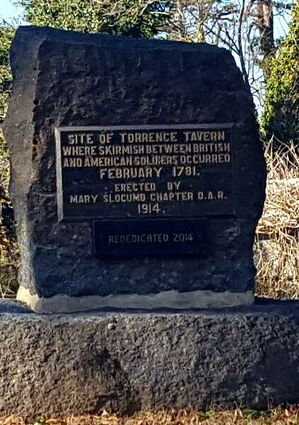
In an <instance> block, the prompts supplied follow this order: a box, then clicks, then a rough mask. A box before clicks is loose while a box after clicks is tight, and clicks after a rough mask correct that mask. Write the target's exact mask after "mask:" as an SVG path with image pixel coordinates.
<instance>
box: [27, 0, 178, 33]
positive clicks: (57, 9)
mask: <svg viewBox="0 0 299 425" xmlns="http://www.w3.org/2000/svg"><path fill="white" fill-rule="evenodd" d="M19 3H20V4H21V5H22V6H23V7H24V9H25V18H26V19H27V20H28V22H30V23H31V24H33V25H41V26H50V27H55V28H63V29H68V30H77V31H83V32H93V33H96V32H102V33H107V34H112V35H120V34H123V35H128V36H132V37H143V38H152V37H153V36H155V35H156V34H157V33H158V31H159V30H160V29H161V28H162V27H163V23H164V22H165V21H166V20H167V18H168V15H169V10H170V7H171V1H167V0H165V1H147V0H115V1H113V0H90V1H85V0H19Z"/></svg>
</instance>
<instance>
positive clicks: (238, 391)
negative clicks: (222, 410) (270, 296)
mask: <svg viewBox="0 0 299 425" xmlns="http://www.w3.org/2000/svg"><path fill="white" fill-rule="evenodd" d="M0 313H1V314H0V416H1V415H10V414H17V415H22V416H24V417H27V418H34V417H40V416H41V415H45V416H48V415H51V416H61V415H67V414H83V413H98V412H100V411H101V409H103V408H105V409H107V410H111V411H113V412H117V413H120V414H124V413H132V412H134V411H138V410H140V409H160V408H177V409H178V408H187V407H191V408H193V409H203V408H208V407H213V406H215V405H218V406H221V407H229V406H240V407H245V406H247V407H249V408H268V407H269V406H272V405H277V404H281V403H287V402H289V403H298V402H299V302H298V301H296V302H282V301H280V302H257V303H256V304H255V305H253V306H250V307H242V308H230V309H222V310H202V311H198V312H180V313H166V312H165V313H161V312H160V313H157V312H147V313H144V312H135V313H130V314H128V313H125V312H114V313H111V312H109V313H105V312H98V313H88V314H87V313H86V314H80V315H71V314H70V315H45V314H44V315H37V314H35V313H32V312H31V311H30V310H26V308H24V307H23V306H19V305H18V304H17V303H14V302H3V303H0Z"/></svg>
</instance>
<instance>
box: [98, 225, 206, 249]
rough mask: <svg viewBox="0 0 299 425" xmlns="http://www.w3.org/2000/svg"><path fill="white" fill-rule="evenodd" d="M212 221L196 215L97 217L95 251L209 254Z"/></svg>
mask: <svg viewBox="0 0 299 425" xmlns="http://www.w3.org/2000/svg"><path fill="white" fill-rule="evenodd" d="M207 229H208V223H207V221H206V220H204V219H201V220H198V219H197V220H196V219H195V220H193V219H177V218H174V219H172V220H165V219H155V220H153V219H147V220H146V222H144V221H142V220H127V221H124V220H116V221H111V220H110V221H107V220H101V221H96V222H95V224H94V235H95V239H94V245H95V252H96V253H98V254H99V255H103V256H110V257H120V256H131V255H134V256H143V255H159V256H168V255H169V256H176V255H196V254H200V255H201V256H205V255H206V254H207V252H208V240H207Z"/></svg>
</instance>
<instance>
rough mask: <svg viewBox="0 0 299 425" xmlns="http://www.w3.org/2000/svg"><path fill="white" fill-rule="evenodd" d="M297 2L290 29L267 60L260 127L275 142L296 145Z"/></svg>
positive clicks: (298, 91)
mask: <svg viewBox="0 0 299 425" xmlns="http://www.w3.org/2000/svg"><path fill="white" fill-rule="evenodd" d="M298 40H299V2H297V4H296V5H295V6H294V8H293V11H292V20H291V23H290V32H289V34H288V36H287V38H286V39H285V40H284V41H283V42H282V44H281V47H280V48H279V51H278V54H277V57H276V58H274V59H273V60H272V62H271V70H270V71H271V74H270V78H269V79H268V81H267V87H266V98H265V105H264V106H265V109H264V115H263V117H262V128H263V131H264V133H265V136H266V138H267V139H269V138H270V137H271V136H272V135H274V137H275V139H276V144H280V143H285V144H289V143H290V142H294V143H295V144H296V145H297V146H299V73H298V71H299V43H298Z"/></svg>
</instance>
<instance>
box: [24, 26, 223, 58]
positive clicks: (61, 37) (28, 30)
mask: <svg viewBox="0 0 299 425" xmlns="http://www.w3.org/2000/svg"><path fill="white" fill-rule="evenodd" d="M20 35H21V36H29V37H30V38H31V37H33V36H35V37H37V38H42V39H44V41H46V40H49V41H54V42H55V41H57V42H65V43H80V44H81V43H86V44H98V43H102V42H104V43H108V44H109V43H119V44H122V43H126V44H128V45H131V46H132V47H138V46H139V47H144V48H146V47H149V48H153V47H158V48H169V49H171V50H175V49H177V48H178V47H179V48H180V49H183V50H186V51H198V50H199V51H201V52H202V53H208V52H210V53H213V52H214V53H215V52H220V51H222V52H225V53H226V54H230V52H229V51H228V50H227V49H224V48H221V47H218V46H216V45H212V44H209V43H205V42H200V43H189V42H186V41H176V40H162V39H142V38H134V37H129V36H125V35H110V34H105V33H83V32H80V31H72V30H64V29H58V28H53V27H48V26H36V25H20V26H19V27H18V29H17V31H16V38H18V36H20Z"/></svg>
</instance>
